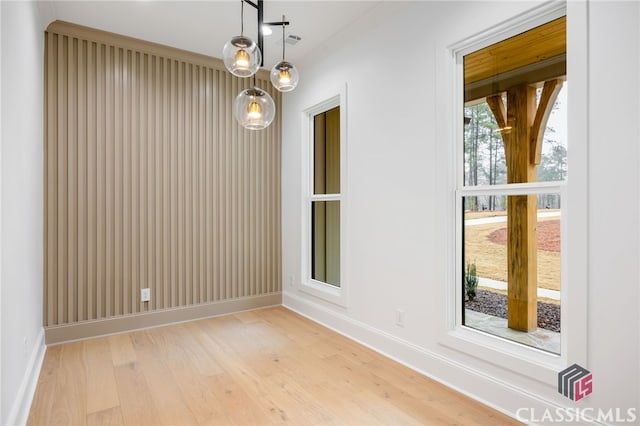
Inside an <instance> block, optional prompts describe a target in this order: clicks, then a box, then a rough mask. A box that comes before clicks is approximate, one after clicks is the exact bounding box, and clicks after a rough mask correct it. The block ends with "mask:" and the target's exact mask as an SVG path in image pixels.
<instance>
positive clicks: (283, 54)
mask: <svg viewBox="0 0 640 426" xmlns="http://www.w3.org/2000/svg"><path fill="white" fill-rule="evenodd" d="M284 22H285V21H284V15H282V62H284V27H285V25H284Z"/></svg>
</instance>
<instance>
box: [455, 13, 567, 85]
mask: <svg viewBox="0 0 640 426" xmlns="http://www.w3.org/2000/svg"><path fill="white" fill-rule="evenodd" d="M566 52H567V18H566V17H565V16H563V17H561V18H558V19H555V20H553V21H551V22H548V23H546V24H544V25H540V26H539V27H536V28H532V29H531V30H528V31H525V32H523V33H521V34H518V35H516V36H514V37H511V38H508V39H506V40H503V41H501V42H499V43H495V44H492V45H491V46H487V47H485V48H484V49H480V50H477V51H475V52H473V53H470V54H468V55H466V56H465V57H464V82H465V84H469V83H473V82H476V81H480V80H483V79H487V78H492V77H494V76H496V75H498V74H504V73H506V72H509V71H513V70H515V69H518V68H522V67H526V66H529V65H531V64H535V63H537V62H542V61H545V60H549V59H550V58H553V57H556V56H560V55H564V54H565V53H566Z"/></svg>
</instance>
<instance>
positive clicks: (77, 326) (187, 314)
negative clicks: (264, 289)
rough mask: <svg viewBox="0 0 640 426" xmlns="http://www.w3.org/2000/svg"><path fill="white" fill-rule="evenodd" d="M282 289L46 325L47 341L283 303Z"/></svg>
mask: <svg viewBox="0 0 640 426" xmlns="http://www.w3.org/2000/svg"><path fill="white" fill-rule="evenodd" d="M281 303H282V294H281V293H279V292H278V293H269V294H263V295H260V296H249V297H241V298H237V299H227V300H221V301H217V302H211V303H203V304H200V305H191V306H183V307H179V308H172V309H164V310H156V311H149V312H141V313H137V314H132V315H122V316H117V317H110V318H102V319H99V320H92V321H81V322H76V323H72V324H65V325H60V326H52V327H47V328H45V341H46V344H47V345H55V344H60V343H65V342H71V341H75V340H82V339H87V338H91V337H98V336H107V335H109V334H116V333H123V332H128V331H133V330H141V329H144V328H150V327H158V326H163V325H169V324H176V323H179V322H185V321H194V320H198V319H203V318H210V317H215V316H219V315H226V314H231V313H234V312H240V311H247V310H251V309H258V308H265V307H269V306H279V305H280V304H281Z"/></svg>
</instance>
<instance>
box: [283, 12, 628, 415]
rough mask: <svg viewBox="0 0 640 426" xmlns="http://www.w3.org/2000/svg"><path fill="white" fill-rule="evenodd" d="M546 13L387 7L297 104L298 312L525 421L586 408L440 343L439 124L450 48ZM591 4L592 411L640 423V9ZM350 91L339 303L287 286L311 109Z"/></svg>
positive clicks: (292, 214)
mask: <svg viewBox="0 0 640 426" xmlns="http://www.w3.org/2000/svg"><path fill="white" fill-rule="evenodd" d="M532 6H533V3H525V2H497V3H490V2H468V3H463V2H449V3H446V2H441V3H438V2H412V3H394V2H383V3H382V4H381V6H379V7H378V8H377V9H376V10H375V11H374V12H373V13H371V14H370V15H369V16H365V17H363V18H362V20H361V22H359V23H358V24H356V25H354V26H352V29H351V32H349V33H344V34H342V35H341V37H338V36H337V37H336V38H335V39H334V40H333V41H332V42H330V43H328V44H327V46H326V47H325V49H323V50H321V51H318V52H317V55H316V57H314V58H308V59H307V60H306V62H304V63H302V64H300V74H301V82H300V85H299V86H298V88H297V89H296V90H295V91H294V92H292V93H289V94H285V96H284V98H283V99H284V101H283V102H284V113H283V114H284V131H283V170H282V182H283V184H282V185H283V186H282V190H283V201H282V203H283V208H282V212H283V218H282V222H283V278H284V283H283V288H284V303H285V304H286V305H287V306H289V307H292V308H293V309H296V310H298V311H299V312H301V313H303V314H305V315H307V316H310V317H312V318H314V319H316V320H318V321H321V322H323V323H325V324H327V325H329V326H331V327H333V328H335V329H336V330H338V331H340V332H342V333H345V334H348V335H350V336H352V337H354V338H356V339H358V340H360V341H362V342H364V343H366V344H368V345H370V346H372V347H374V348H376V349H377V350H380V351H382V352H385V353H387V354H389V355H391V356H393V357H395V358H396V359H398V360H400V361H401V362H404V363H406V364H408V365H411V366H413V367H414V368H416V369H418V370H420V371H423V372H425V373H426V374H428V375H431V376H433V377H436V378H438V379H439V380H441V381H443V382H445V383H448V384H450V385H451V386H454V387H456V388H458V389H460V390H462V391H464V392H465V393H468V394H470V395H472V396H474V397H476V398H478V399H480V400H483V401H484V402H486V403H488V404H490V405H493V406H495V407H497V408H499V409H501V410H503V411H505V412H507V413H510V414H512V415H513V414H515V412H516V410H517V409H518V408H520V407H535V408H539V409H544V408H547V407H563V406H565V407H571V406H572V405H571V404H573V403H571V401H568V400H567V399H566V398H563V397H561V396H560V395H559V394H558V393H557V390H556V388H555V386H554V385H553V383H552V380H548V379H547V378H545V379H544V380H543V379H541V378H532V377H528V376H531V375H532V374H533V373H532V372H531V371H530V372H524V374H519V373H518V372H516V371H513V370H512V369H507V368H503V367H502V366H500V365H497V364H496V363H492V362H491V360H483V359H480V358H477V357H474V356H471V355H469V354H464V353H462V352H458V351H454V350H451V349H448V348H447V347H445V346H443V345H442V344H441V341H440V339H441V336H442V335H443V334H444V332H445V330H446V325H445V317H446V312H447V310H446V304H447V296H446V292H445V289H444V288H445V286H444V283H443V282H442V281H443V277H447V275H448V271H447V270H446V268H447V264H449V259H447V256H448V255H449V254H448V252H447V247H446V244H447V241H443V238H442V236H443V235H446V234H447V232H444V233H443V232H442V227H443V223H441V222H440V219H441V215H439V214H438V209H440V208H441V206H443V205H446V203H447V199H444V198H443V195H444V194H445V193H446V192H447V191H443V190H442V189H441V188H442V186H443V185H446V182H445V181H444V180H443V178H442V177H441V176H438V174H437V173H436V170H438V169H439V164H441V162H442V161H446V160H447V158H445V157H443V156H442V153H444V152H446V150H443V149H442V148H441V147H442V145H443V144H444V145H446V144H448V143H452V142H451V141H448V140H441V139H440V138H439V135H440V134H441V132H438V130H437V129H438V125H439V123H438V117H439V118H441V117H442V116H443V114H447V111H446V110H443V109H442V108H443V104H439V101H440V100H441V99H439V94H441V93H446V92H443V91H442V90H443V89H442V87H441V85H442V84H443V82H442V81H439V80H438V78H437V76H438V74H439V71H438V70H439V67H441V64H442V58H443V56H444V55H445V53H446V47H447V46H448V45H450V44H452V43H456V42H458V41H460V40H462V39H465V38H467V37H470V36H472V35H474V34H476V33H478V32H480V31H484V30H486V29H488V28H490V27H491V26H493V25H495V24H498V23H500V22H502V21H505V20H508V19H509V18H512V17H514V16H516V15H518V14H519V13H521V12H523V11H525V10H528V9H529V8H531V7H532ZM588 9H589V18H588V24H589V27H588V28H589V42H590V45H589V49H588V57H589V71H588V75H589V83H588V88H589V94H588V99H589V101H588V110H589V124H588V132H589V135H588V144H589V145H588V155H589V160H588V162H587V166H588V188H589V196H588V207H589V209H588V218H589V220H588V225H586V226H588V236H587V238H588V259H587V260H588V264H589V266H588V282H586V283H584V286H585V287H584V291H587V292H588V299H589V303H588V307H587V314H588V318H589V319H588V324H586V327H588V328H587V341H588V345H587V346H588V350H587V353H586V354H584V355H585V358H584V359H585V361H581V362H586V363H587V365H588V368H589V369H590V370H591V371H592V372H593V374H594V392H593V394H592V395H591V396H589V397H588V399H586V400H585V401H583V402H582V403H581V405H580V407H583V408H584V407H595V408H598V407H600V408H607V409H608V408H614V407H623V408H630V407H636V408H637V409H638V413H639V414H640V392H639V390H638V378H640V365H639V364H640V361H639V359H640V342H639V339H638V337H639V336H638V328H639V327H640V319H639V316H638V308H637V302H638V301H639V300H640V292H639V290H638V287H639V286H638V283H639V281H640V280H639V279H638V276H639V275H638V260H639V259H640V248H639V238H638V237H640V227H639V222H640V221H639V218H640V206H639V203H638V194H640V178H639V174H638V171H637V162H638V160H639V159H640V152H639V143H638V137H639V136H640V131H639V128H638V121H639V120H638V117H639V116H640V115H639V114H640V106H639V105H638V94H639V90H638V89H639V86H638V78H639V76H640V69H639V64H638V58H639V52H640V42H639V40H640V34H639V33H638V26H639V23H640V19H639V18H640V13H639V10H638V9H639V5H638V3H637V2H621V3H613V2H607V3H594V4H590V5H589V8H588ZM568 19H569V20H571V19H572V17H571V15H570V14H569V17H568ZM578 44H582V45H584V43H578ZM569 55H571V52H569ZM345 83H346V84H347V86H348V89H347V92H348V94H347V98H348V100H347V103H348V106H347V110H348V111H347V115H348V122H347V126H348V130H347V132H348V140H347V144H348V146H347V150H348V165H347V168H348V174H347V191H346V192H347V203H348V219H347V223H346V225H345V226H346V230H347V233H348V243H347V245H348V247H347V253H346V265H344V266H345V267H347V268H348V273H347V277H346V285H347V286H348V300H349V303H348V307H347V308H340V307H338V306H335V305H331V304H330V303H326V302H323V301H321V300H319V299H316V298H314V297H312V296H309V295H307V294H306V293H304V292H302V291H300V290H299V289H298V285H294V286H289V285H288V281H289V280H288V277H289V276H291V277H293V281H294V283H299V282H300V281H301V279H302V277H301V276H300V265H301V262H302V259H301V255H302V252H301V242H300V241H301V235H300V229H301V217H300V216H301V214H300V206H301V194H302V187H301V185H302V184H303V182H302V179H301V173H302V169H301V167H302V158H301V156H302V154H301V149H300V144H301V143H302V140H303V138H302V135H301V121H302V118H301V117H302V115H301V111H302V110H303V109H305V108H307V107H309V106H311V105H312V103H311V102H313V101H315V100H317V99H319V98H322V96H327V97H328V96H331V95H333V94H336V93H337V92H338V90H339V88H340V86H341V85H344V84H345ZM570 103H571V99H569V104H570ZM570 105H571V104H570ZM569 108H571V106H569ZM569 137H570V138H571V136H569ZM581 142H582V143H584V142H583V141H571V139H570V142H569V143H570V144H571V143H574V144H575V143H581ZM583 151H584V150H583ZM584 152H586V151H584ZM569 220H570V219H569ZM578 285H580V283H578ZM587 286H588V287H587ZM568 304H569V305H568V306H570V304H571V301H569V302H568ZM398 308H399V309H403V310H404V311H405V312H406V323H405V326H404V327H397V326H396V325H395V316H394V312H395V310H396V309H398ZM569 361H571V360H569Z"/></svg>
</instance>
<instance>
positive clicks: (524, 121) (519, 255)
mask: <svg viewBox="0 0 640 426" xmlns="http://www.w3.org/2000/svg"><path fill="white" fill-rule="evenodd" d="M561 87H562V80H559V79H557V80H550V81H548V82H546V83H545V85H544V88H543V91H542V95H541V97H540V103H539V105H538V107H537V108H536V89H535V87H532V86H530V85H528V84H521V85H517V86H514V87H512V88H510V89H508V90H507V107H506V111H505V108H504V104H503V103H502V97H501V96H500V95H494V96H490V97H488V98H487V104H488V105H489V107H490V108H491V110H492V111H493V114H494V116H495V117H496V121H497V123H498V125H499V126H500V128H501V129H503V130H502V139H503V142H504V146H505V157H506V163H507V182H508V183H525V182H536V181H537V180H538V176H537V172H536V166H537V165H538V164H539V163H540V157H541V152H542V149H541V147H542V139H543V135H544V129H545V128H546V125H547V119H548V118H549V114H550V112H551V108H552V107H553V103H554V102H555V99H556V97H557V95H558V92H559V91H560V88H561ZM537 201H538V197H537V195H510V196H509V197H508V200H507V263H508V267H507V278H508V286H507V316H508V325H509V328H512V329H515V330H521V331H531V330H535V329H536V328H537V323H538V312H537V310H538V294H537V293H538V250H537V236H536V230H537V223H538V218H537V216H538V207H537Z"/></svg>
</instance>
